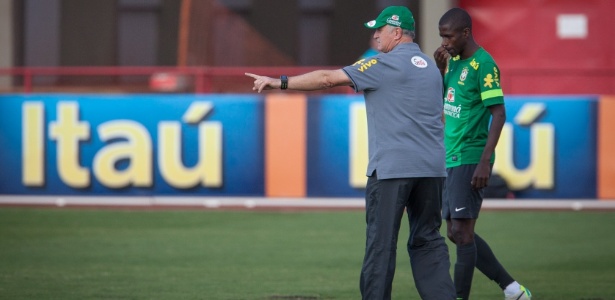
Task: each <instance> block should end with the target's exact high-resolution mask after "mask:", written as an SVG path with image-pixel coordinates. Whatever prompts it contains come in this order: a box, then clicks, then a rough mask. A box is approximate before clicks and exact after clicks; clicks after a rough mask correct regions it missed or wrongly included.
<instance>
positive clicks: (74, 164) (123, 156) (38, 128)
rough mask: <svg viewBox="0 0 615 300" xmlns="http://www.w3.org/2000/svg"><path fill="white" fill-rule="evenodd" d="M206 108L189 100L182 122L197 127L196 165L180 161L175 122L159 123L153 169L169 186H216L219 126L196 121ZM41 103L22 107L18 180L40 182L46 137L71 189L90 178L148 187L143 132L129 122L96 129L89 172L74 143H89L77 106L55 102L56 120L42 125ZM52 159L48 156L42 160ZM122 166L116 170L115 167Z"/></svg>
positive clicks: (148, 152) (148, 143)
mask: <svg viewBox="0 0 615 300" xmlns="http://www.w3.org/2000/svg"><path fill="white" fill-rule="evenodd" d="M211 109H212V104H211V103H209V102H206V101H203V102H193V103H192V104H191V106H190V107H189V108H188V110H187V111H186V112H185V113H184V115H183V118H182V121H183V122H184V123H187V124H189V125H195V126H198V162H197V163H196V165H194V166H192V167H186V166H185V165H184V164H183V162H182V140H181V136H182V132H181V123H180V122H179V121H161V122H159V123H158V128H157V131H158V132H157V133H158V137H157V144H158V145H157V149H156V150H157V157H156V158H157V167H158V168H159V172H160V174H161V176H162V178H163V179H164V180H165V181H166V182H167V183H168V184H169V185H170V186H172V187H175V188H181V189H187V188H193V187H196V186H204V187H220V186H222V124H221V123H220V122H215V121H208V122H205V121H202V119H203V118H205V116H206V115H207V114H208V112H209V111H210V110H211ZM44 116H45V107H44V105H43V103H42V102H37V101H31V102H25V103H24V104H23V106H22V182H23V184H24V185H25V186H31V187H37V186H43V185H44V184H45V161H46V149H45V145H46V139H49V140H52V141H55V145H56V149H55V150H56V151H55V152H56V158H55V159H56V164H57V172H58V176H59V178H60V179H61V180H62V182H64V183H65V184H66V185H68V186H70V187H72V188H87V187H89V186H90V185H91V181H92V175H93V176H95V178H96V180H98V182H100V183H101V184H103V185H104V186H106V187H108V188H125V187H129V186H132V187H152V186H153V168H154V167H153V164H154V157H153V156H154V149H153V145H152V137H151V136H150V133H149V132H148V131H147V129H146V128H145V127H144V126H143V125H142V124H140V123H138V122H136V121H134V120H110V121H107V122H105V123H102V124H100V125H98V126H97V128H96V130H97V133H98V138H99V139H100V140H101V141H102V142H103V143H104V146H103V147H101V148H100V149H97V150H96V153H95V155H94V157H93V160H92V168H91V170H90V169H88V168H86V167H84V166H82V165H81V164H80V161H79V160H80V157H81V147H80V145H81V144H82V143H84V142H86V141H89V140H90V139H91V135H92V134H91V128H90V123H89V122H87V121H83V120H80V119H79V104H78V103H76V102H70V101H65V102H62V101H61V102H58V103H57V115H56V120H55V121H52V122H49V126H48V131H46V126H45V125H46V124H45V117H44ZM47 159H52V158H47ZM120 162H122V163H125V162H127V166H126V167H125V168H122V169H121V170H120V169H118V168H117V165H118V164H119V163H120Z"/></svg>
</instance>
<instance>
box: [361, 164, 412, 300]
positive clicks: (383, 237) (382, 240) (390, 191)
mask: <svg viewBox="0 0 615 300" xmlns="http://www.w3.org/2000/svg"><path fill="white" fill-rule="evenodd" d="M401 182H403V180H401V179H387V180H378V179H377V178H376V174H374V175H373V176H371V177H369V179H368V181H367V187H366V198H365V199H366V203H365V206H366V207H365V209H366V212H365V213H366V222H367V230H366V245H365V258H364V259H363V267H362V269H361V283H360V287H361V295H362V296H363V299H367V300H373V299H383V300H387V299H391V289H392V285H393V276H394V275H395V263H396V256H397V235H398V234H399V226H400V223H401V218H402V216H403V213H404V208H405V199H406V198H407V195H403V194H402V193H401V192H400V190H402V189H401V188H400V183H401Z"/></svg>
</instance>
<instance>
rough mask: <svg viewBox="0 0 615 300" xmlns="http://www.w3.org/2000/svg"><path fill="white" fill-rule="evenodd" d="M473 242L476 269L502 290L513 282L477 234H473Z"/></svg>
mask: <svg viewBox="0 0 615 300" xmlns="http://www.w3.org/2000/svg"><path fill="white" fill-rule="evenodd" d="M474 241H475V243H476V249H477V253H478V257H477V260H476V268H478V270H480V271H481V272H482V273H483V274H485V276H487V278H489V279H491V280H493V281H495V282H496V283H497V284H498V285H499V286H500V288H502V290H504V289H505V288H506V287H507V286H508V285H509V284H511V283H513V282H514V281H515V280H514V279H513V278H512V276H510V274H508V272H506V269H504V267H503V266H502V264H500V262H499V261H498V260H497V258H496V257H495V254H493V251H492V250H491V247H489V245H488V244H487V242H485V240H483V239H482V238H481V237H480V236H479V235H478V234H476V233H475V234H474Z"/></svg>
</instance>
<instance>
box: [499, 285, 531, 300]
mask: <svg viewBox="0 0 615 300" xmlns="http://www.w3.org/2000/svg"><path fill="white" fill-rule="evenodd" d="M530 299H532V293H530V290H528V289H526V288H525V287H524V286H520V287H519V291H518V292H517V293H515V294H514V295H512V296H509V297H506V298H505V300H530Z"/></svg>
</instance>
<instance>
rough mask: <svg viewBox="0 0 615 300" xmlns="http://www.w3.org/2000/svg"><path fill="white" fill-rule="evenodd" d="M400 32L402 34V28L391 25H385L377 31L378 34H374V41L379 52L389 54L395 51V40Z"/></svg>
mask: <svg viewBox="0 0 615 300" xmlns="http://www.w3.org/2000/svg"><path fill="white" fill-rule="evenodd" d="M398 31H400V33H401V28H399V27H395V26H390V25H385V26H382V27H380V28H378V29H376V32H374V39H375V40H376V42H377V45H378V51H380V52H383V53H387V52H389V51H391V50H393V48H395V45H396V43H395V38H396V36H397V32H398Z"/></svg>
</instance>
